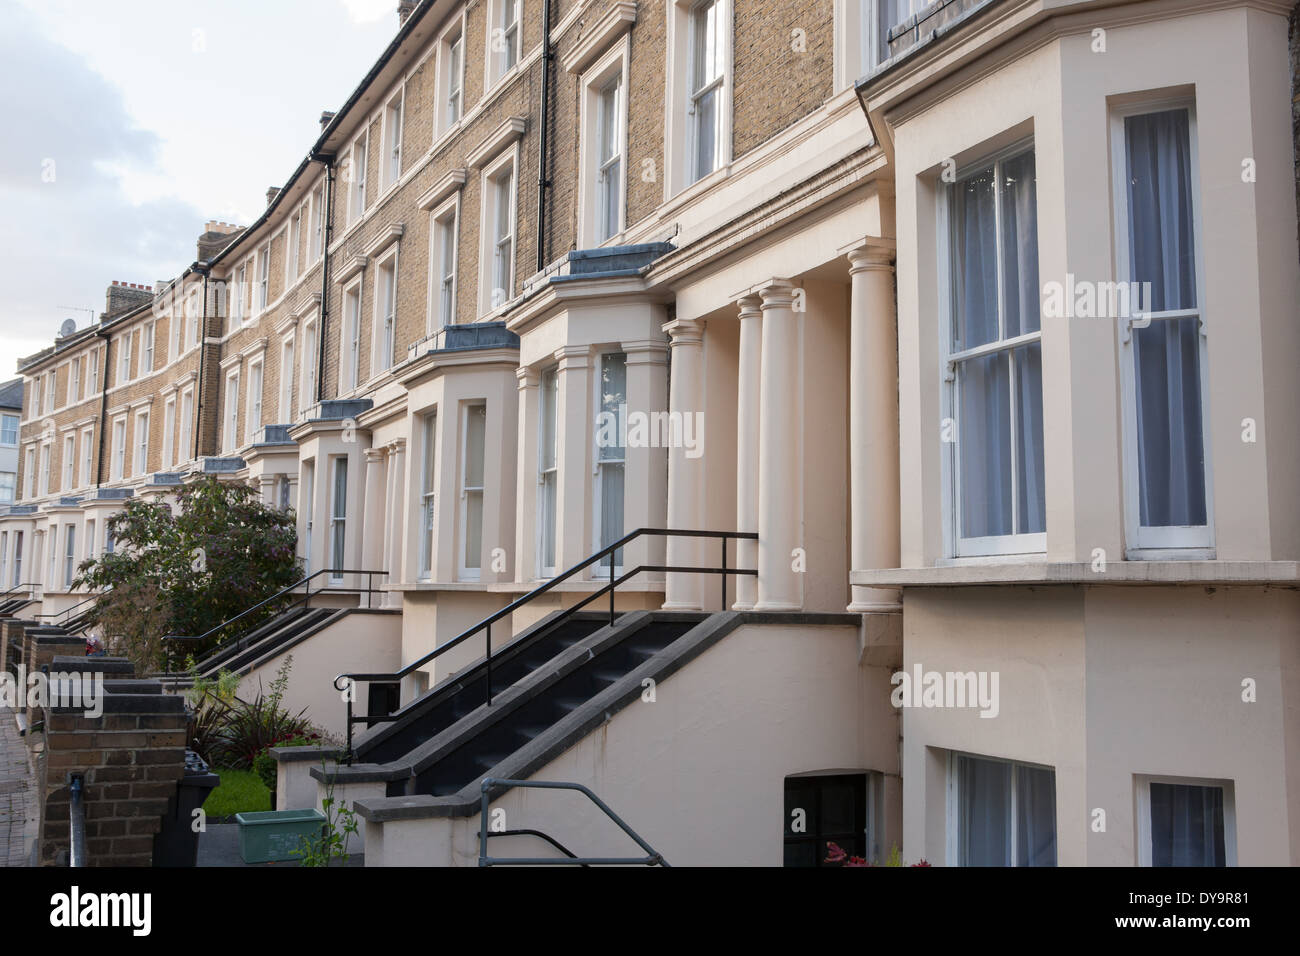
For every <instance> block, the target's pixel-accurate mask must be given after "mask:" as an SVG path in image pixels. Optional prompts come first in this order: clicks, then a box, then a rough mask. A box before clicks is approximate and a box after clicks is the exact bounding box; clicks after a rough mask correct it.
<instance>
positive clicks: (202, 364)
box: [181, 263, 209, 462]
mask: <svg viewBox="0 0 1300 956" xmlns="http://www.w3.org/2000/svg"><path fill="white" fill-rule="evenodd" d="M193 268H194V270H195V271H196V272H197V271H199V264H198V263H195V265H194V266H193ZM202 270H203V271H202V275H203V313H202V316H201V317H200V319H199V375H198V379H199V384H198V387H197V388H196V390H195V396H194V446H193V448H192V449H191V455H190V457H191V458H193V459H194V460H195V461H196V462H197V461H198V460H199V431H200V429H202V427H203V380H204V379H205V378H207V371H208V366H207V362H206V358H207V354H208V272H209V270H208V267H207V264H206V263H203V264H202ZM184 281H185V280H184V277H183V276H182V278H181V282H182V285H181V293H182V300H183V297H184V292H185V286H184Z"/></svg>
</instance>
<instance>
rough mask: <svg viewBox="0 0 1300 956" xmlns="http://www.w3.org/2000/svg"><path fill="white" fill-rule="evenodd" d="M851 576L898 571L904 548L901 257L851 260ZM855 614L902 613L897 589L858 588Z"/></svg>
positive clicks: (887, 254) (859, 253)
mask: <svg viewBox="0 0 1300 956" xmlns="http://www.w3.org/2000/svg"><path fill="white" fill-rule="evenodd" d="M848 259H849V274H850V275H851V276H852V277H853V294H852V301H851V304H850V319H849V322H850V326H849V514H850V535H851V538H850V542H851V543H850V551H851V560H850V570H853V571H864V570H870V569H875V568H896V567H898V562H899V543H898V518H899V515H898V507H899V506H898V480H899V479H898V467H899V463H898V336H897V332H896V330H895V325H894V283H893V273H894V267H893V265H892V260H893V253H892V251H891V250H890V249H887V248H882V247H871V246H862V247H859V248H857V249H853V250H851V251H850V252H849V253H848ZM851 601H852V603H850V604H849V607H848V610H850V611H852V612H855V613H861V612H866V611H881V610H897V609H898V607H899V605H900V603H901V597H900V593H899V590H898V589H897V588H869V587H861V586H857V585H854V586H853V587H852V596H851Z"/></svg>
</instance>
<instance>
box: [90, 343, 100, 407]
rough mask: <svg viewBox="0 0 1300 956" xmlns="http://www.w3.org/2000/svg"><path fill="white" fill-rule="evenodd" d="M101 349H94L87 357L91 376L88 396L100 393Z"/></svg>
mask: <svg viewBox="0 0 1300 956" xmlns="http://www.w3.org/2000/svg"><path fill="white" fill-rule="evenodd" d="M100 351H101V349H94V350H92V351H91V352H90V354H89V355H88V356H87V357H86V362H87V372H88V374H89V378H90V391H88V392H87V393H86V394H87V396H90V395H98V394H99V353H100Z"/></svg>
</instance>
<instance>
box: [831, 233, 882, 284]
mask: <svg viewBox="0 0 1300 956" xmlns="http://www.w3.org/2000/svg"><path fill="white" fill-rule="evenodd" d="M839 251H840V252H841V253H843V254H844V256H845V257H846V258H847V259H848V260H849V275H856V274H857V273H859V272H873V271H875V272H893V271H894V240H892V239H877V238H875V237H874V236H868V237H867V238H865V239H862V240H860V241H858V242H854V243H851V244H850V245H847V246H843V247H841V248H840V250H839Z"/></svg>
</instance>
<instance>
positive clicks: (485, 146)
mask: <svg viewBox="0 0 1300 956" xmlns="http://www.w3.org/2000/svg"><path fill="white" fill-rule="evenodd" d="M526 129H528V120H526V119H525V118H524V117H522V116H512V117H510V118H509V119H507V120H506V121H505V122H504V123H502V124H501V125H500V126H498V127H497V128H496V129H495V130H493V131H492V132H491V133H490V134H489V135H488V137H487V138H486V139H485V140H483V142H481V143H479V144H478V145H477V146H475V147H474V149H473V150H472V151H471V152H470V154H469V155H468V156H466V157H465V162H466V163H468V164H469V166H470V167H471V168H472V169H479V168H481V167H482V166H483V165H484V164H485V163H486V162H487V161H488V160H490V159H492V158H493V157H495V156H496V155H497V154H498V153H500V152H501V151H502V150H503V149H505V148H506V147H507V146H509V145H511V144H512V143H514V142H515V141H516V140H518V139H519V138H520V137H521V136H523V135H524V130H526Z"/></svg>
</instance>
